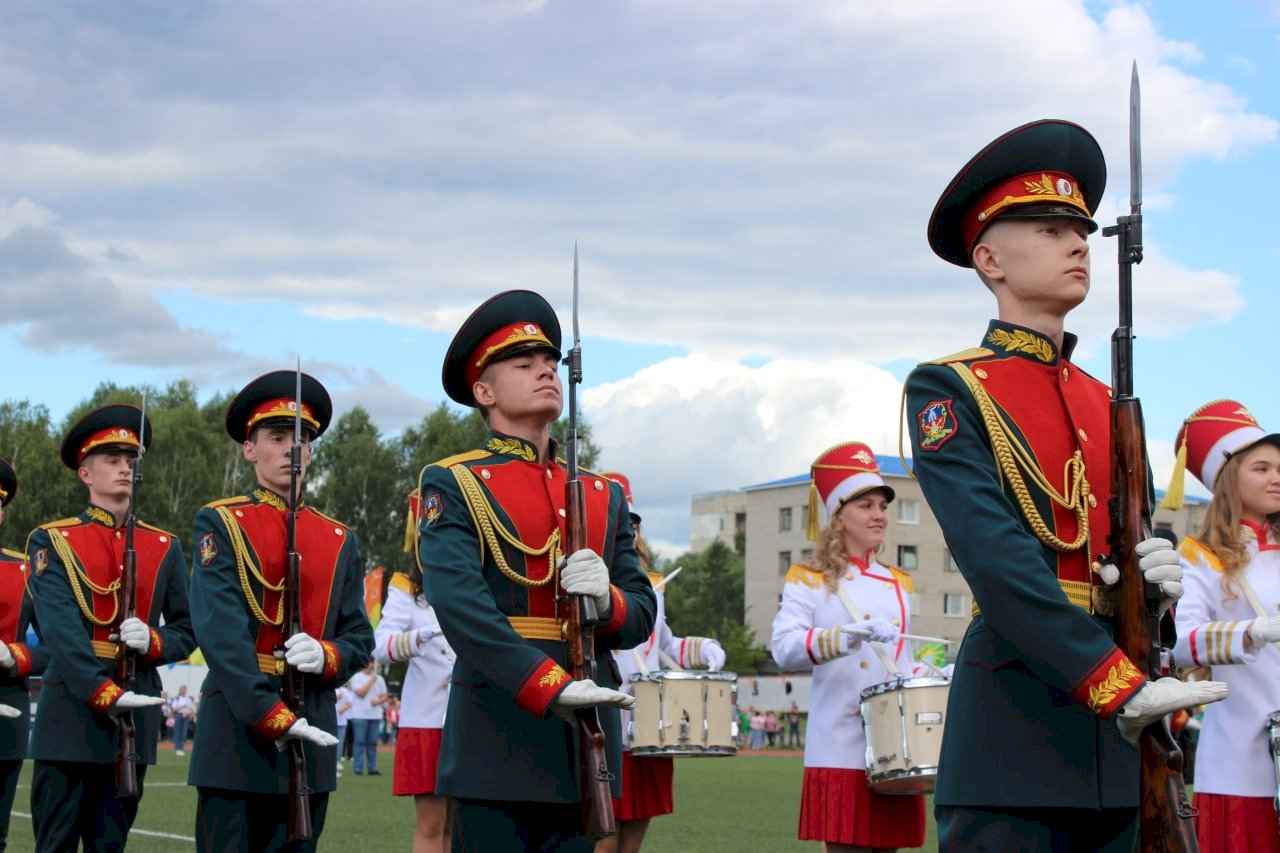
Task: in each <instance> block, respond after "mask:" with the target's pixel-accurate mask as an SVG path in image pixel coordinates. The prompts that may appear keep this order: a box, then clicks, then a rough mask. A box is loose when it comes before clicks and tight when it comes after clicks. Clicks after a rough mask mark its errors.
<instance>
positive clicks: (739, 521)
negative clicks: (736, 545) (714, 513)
mask: <svg viewBox="0 0 1280 853" xmlns="http://www.w3.org/2000/svg"><path fill="white" fill-rule="evenodd" d="M746 529H747V514H746V513H745V512H735V513H734V514H733V532H734V533H740V532H742V531H745V530H746Z"/></svg>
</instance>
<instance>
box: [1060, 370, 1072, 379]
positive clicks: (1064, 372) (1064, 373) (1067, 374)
mask: <svg viewBox="0 0 1280 853" xmlns="http://www.w3.org/2000/svg"><path fill="white" fill-rule="evenodd" d="M1070 375H1071V374H1070V372H1069V371H1068V370H1067V369H1066V368H1065V367H1064V368H1062V381H1063V382H1066V381H1067V379H1068V378H1069V377H1070Z"/></svg>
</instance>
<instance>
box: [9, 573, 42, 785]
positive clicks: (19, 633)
mask: <svg viewBox="0 0 1280 853" xmlns="http://www.w3.org/2000/svg"><path fill="white" fill-rule="evenodd" d="M32 615H33V611H32V603H31V586H30V584H29V582H28V578H27V557H26V555H25V554H23V553H21V552H19V551H10V550H8V549H6V548H0V643H5V644H6V645H8V647H9V651H10V653H12V654H13V660H14V663H15V664H16V666H14V668H13V669H5V670H0V704H4V705H9V706H10V707H13V708H17V709H18V710H19V711H21V712H22V716H21V717H14V718H13V719H10V718H8V717H4V718H0V761H15V760H18V761H20V760H22V759H23V758H26V757H27V741H28V740H30V739H31V693H30V690H29V687H28V685H27V676H29V675H39V674H40V673H42V672H44V668H45V665H46V664H48V662H49V647H48V646H47V645H45V644H43V643H41V644H39V645H36V646H28V645H27V625H28V624H29V623H30V622H31V617H32ZM39 632H40V626H39V623H36V633H37V634H39Z"/></svg>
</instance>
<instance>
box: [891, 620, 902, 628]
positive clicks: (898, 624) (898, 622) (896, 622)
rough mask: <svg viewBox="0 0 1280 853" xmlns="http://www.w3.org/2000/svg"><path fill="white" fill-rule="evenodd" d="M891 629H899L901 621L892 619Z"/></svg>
mask: <svg viewBox="0 0 1280 853" xmlns="http://www.w3.org/2000/svg"><path fill="white" fill-rule="evenodd" d="M893 627H895V628H901V627H902V620H901V619H894V620H893Z"/></svg>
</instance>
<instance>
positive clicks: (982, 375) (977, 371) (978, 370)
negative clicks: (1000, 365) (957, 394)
mask: <svg viewBox="0 0 1280 853" xmlns="http://www.w3.org/2000/svg"><path fill="white" fill-rule="evenodd" d="M973 375H974V376H976V377H978V378H979V379H986V378H987V371H985V370H983V369H982V368H981V367H975V368H974V369H973Z"/></svg>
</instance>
